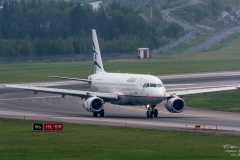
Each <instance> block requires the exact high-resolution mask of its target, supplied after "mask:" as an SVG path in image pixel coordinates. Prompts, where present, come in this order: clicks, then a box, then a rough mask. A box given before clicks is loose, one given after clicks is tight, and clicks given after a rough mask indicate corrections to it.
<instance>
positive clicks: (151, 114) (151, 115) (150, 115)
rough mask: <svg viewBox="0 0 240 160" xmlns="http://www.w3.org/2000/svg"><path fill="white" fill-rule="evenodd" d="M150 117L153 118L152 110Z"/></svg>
mask: <svg viewBox="0 0 240 160" xmlns="http://www.w3.org/2000/svg"><path fill="white" fill-rule="evenodd" d="M149 117H150V118H151V119H152V118H153V111H151V112H150V114H149Z"/></svg>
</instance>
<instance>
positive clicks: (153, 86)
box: [143, 83, 163, 88]
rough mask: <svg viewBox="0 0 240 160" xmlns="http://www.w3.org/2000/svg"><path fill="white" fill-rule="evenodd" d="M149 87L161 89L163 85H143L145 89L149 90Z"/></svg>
mask: <svg viewBox="0 0 240 160" xmlns="http://www.w3.org/2000/svg"><path fill="white" fill-rule="evenodd" d="M147 87H152V88H161V87H163V84H161V83H158V84H155V83H145V84H144V85H143V88H147Z"/></svg>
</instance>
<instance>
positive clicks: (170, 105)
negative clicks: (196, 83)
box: [165, 97, 185, 113]
mask: <svg viewBox="0 0 240 160" xmlns="http://www.w3.org/2000/svg"><path fill="white" fill-rule="evenodd" d="M184 107H185V102H184V100H183V99H181V98H178V97H175V98H170V99H169V100H168V101H167V102H166V104H165V108H166V109H167V110H168V111H169V112H171V113H181V112H182V111H183V110H184Z"/></svg>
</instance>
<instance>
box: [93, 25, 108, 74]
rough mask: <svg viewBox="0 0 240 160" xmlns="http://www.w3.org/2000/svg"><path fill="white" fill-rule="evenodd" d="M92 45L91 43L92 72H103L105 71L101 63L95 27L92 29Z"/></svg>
mask: <svg viewBox="0 0 240 160" xmlns="http://www.w3.org/2000/svg"><path fill="white" fill-rule="evenodd" d="M92 45H93V60H94V73H95V74H98V73H104V72H105V71H104V68H103V64H102V57H101V53H100V49H99V44H98V38H97V33H96V30H95V29H93V30H92Z"/></svg>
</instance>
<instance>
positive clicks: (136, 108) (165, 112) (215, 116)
mask: <svg viewBox="0 0 240 160" xmlns="http://www.w3.org/2000/svg"><path fill="white" fill-rule="evenodd" d="M115 107H116V106H115ZM118 107H120V108H127V109H134V110H135V109H136V110H142V111H147V110H146V109H139V108H134V107H130V106H129V107H125V106H118ZM161 113H168V114H171V113H170V112H164V111H162V112H161ZM179 114H180V115H188V116H190V115H194V116H198V117H202V116H203V117H212V118H223V117H222V116H211V115H204V114H200V115H199V114H186V113H179ZM230 118H231V119H237V120H240V118H232V117H230ZM225 119H227V118H225Z"/></svg>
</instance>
